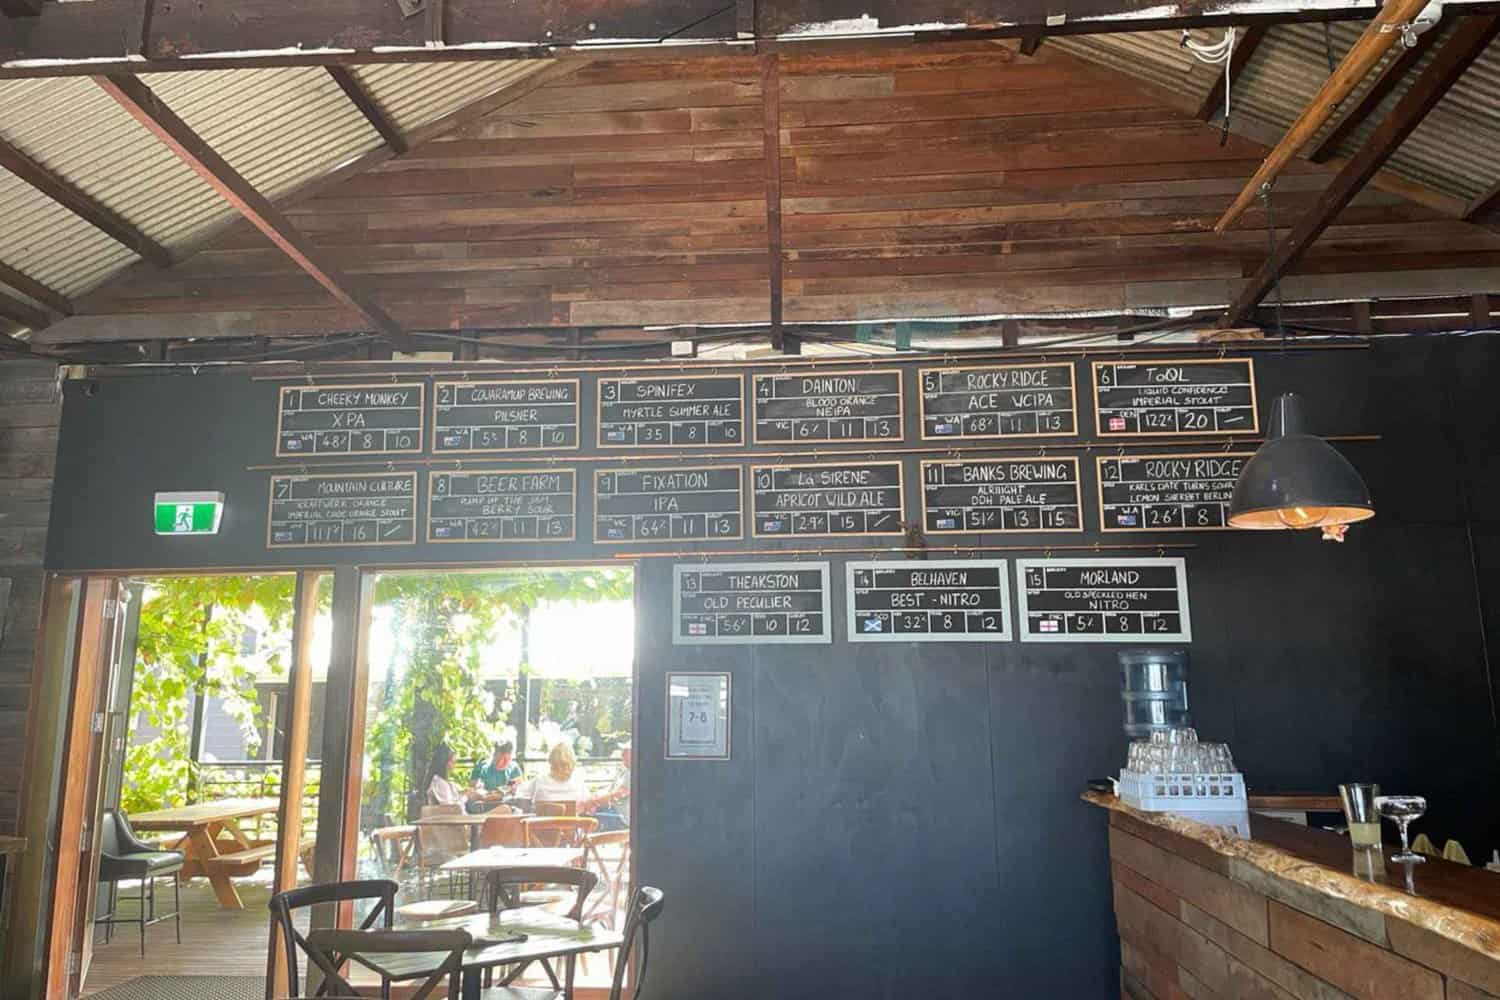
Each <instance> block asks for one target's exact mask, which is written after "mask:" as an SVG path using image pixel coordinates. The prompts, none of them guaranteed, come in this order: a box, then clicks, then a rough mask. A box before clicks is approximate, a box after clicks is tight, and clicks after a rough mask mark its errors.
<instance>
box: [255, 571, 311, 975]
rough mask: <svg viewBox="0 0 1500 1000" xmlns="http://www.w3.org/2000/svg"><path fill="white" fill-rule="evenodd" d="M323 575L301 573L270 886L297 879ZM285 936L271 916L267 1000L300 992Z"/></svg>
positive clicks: (290, 884) (288, 885)
mask: <svg viewBox="0 0 1500 1000" xmlns="http://www.w3.org/2000/svg"><path fill="white" fill-rule="evenodd" d="M321 579H322V577H321V575H320V574H318V573H315V572H309V571H307V570H304V571H302V572H299V573H298V574H297V592H296V597H295V598H294V599H293V612H292V665H291V671H290V673H289V674H288V675H287V726H286V744H285V752H284V753H283V754H282V757H281V805H280V807H279V808H278V809H277V813H276V820H277V823H276V830H277V838H278V839H277V841H276V868H275V874H274V876H273V881H272V883H271V892H273V893H277V892H285V891H287V890H288V889H293V888H295V887H296V885H297V865H298V862H299V860H300V854H301V847H302V802H303V791H304V788H305V785H306V781H307V724H308V719H309V718H310V717H311V715H312V675H313V667H314V664H313V662H312V642H313V626H314V624H315V623H316V622H317V620H318V582H319V581H320V580H321ZM288 986H289V984H288V982H287V961H286V951H285V942H284V941H282V939H281V928H279V927H278V926H277V925H276V922H275V921H274V920H272V921H271V947H270V948H269V949H268V951H267V954H266V1000H276V998H277V997H287V996H293V995H295V993H294V991H292V990H290V989H289V988H288Z"/></svg>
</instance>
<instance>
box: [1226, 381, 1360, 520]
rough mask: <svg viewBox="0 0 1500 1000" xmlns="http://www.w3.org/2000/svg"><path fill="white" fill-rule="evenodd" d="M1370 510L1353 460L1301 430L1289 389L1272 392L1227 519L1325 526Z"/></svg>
mask: <svg viewBox="0 0 1500 1000" xmlns="http://www.w3.org/2000/svg"><path fill="white" fill-rule="evenodd" d="M1374 516H1375V506H1374V504H1372V503H1371V502H1370V490H1369V488H1368V487H1367V486H1365V481H1364V480H1363V479H1361V478H1360V475H1359V473H1358V472H1356V471H1355V469H1354V466H1352V465H1350V464H1349V460H1348V459H1347V458H1345V457H1344V456H1343V455H1341V454H1339V453H1338V451H1337V450H1336V449H1335V448H1334V447H1333V446H1332V445H1330V444H1329V443H1328V442H1327V441H1324V440H1323V439H1322V438H1320V437H1317V436H1315V435H1313V434H1309V433H1307V430H1306V428H1305V425H1304V423H1303V417H1302V399H1301V397H1300V396H1298V395H1297V394H1296V393H1291V392H1289V393H1286V394H1285V395H1283V396H1280V397H1279V398H1277V400H1276V404H1275V406H1274V407H1273V408H1272V410H1271V428H1270V432H1269V433H1268V434H1267V436H1266V443H1265V444H1263V445H1261V446H1260V448H1259V449H1257V450H1256V452H1255V454H1254V455H1252V456H1251V457H1250V461H1248V462H1246V463H1245V468H1244V469H1243V470H1242V471H1241V472H1240V478H1239V479H1238V480H1237V481H1236V482H1235V484H1234V498H1233V499H1232V500H1230V502H1229V523H1230V524H1231V525H1232V526H1234V527H1236V528H1251V529H1258V530H1264V531H1274V530H1285V529H1294V530H1295V529H1302V528H1324V529H1329V528H1333V527H1334V526H1335V525H1341V524H1353V523H1354V522H1355V521H1363V520H1365V519H1366V518H1371V517H1374Z"/></svg>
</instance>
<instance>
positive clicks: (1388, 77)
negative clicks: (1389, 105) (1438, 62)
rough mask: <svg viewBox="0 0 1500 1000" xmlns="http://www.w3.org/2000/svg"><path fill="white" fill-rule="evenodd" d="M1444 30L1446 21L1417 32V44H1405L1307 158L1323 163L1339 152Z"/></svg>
mask: <svg viewBox="0 0 1500 1000" xmlns="http://www.w3.org/2000/svg"><path fill="white" fill-rule="evenodd" d="M1442 33H1443V26H1442V25H1437V26H1434V27H1432V28H1429V29H1428V30H1427V31H1424V32H1423V33H1422V34H1420V35H1418V36H1417V44H1416V45H1413V46H1412V47H1411V48H1409V49H1408V48H1405V47H1403V48H1402V49H1401V54H1400V55H1398V56H1397V57H1396V58H1395V59H1393V60H1392V61H1391V63H1390V65H1389V66H1387V67H1386V68H1385V69H1384V70H1383V71H1382V72H1381V74H1380V77H1379V78H1378V79H1377V80H1376V81H1375V82H1374V83H1373V84H1371V85H1370V89H1369V90H1367V91H1365V94H1364V96H1363V97H1361V98H1360V99H1359V103H1358V104H1356V105H1355V106H1354V107H1352V108H1350V109H1349V113H1348V114H1346V115H1344V117H1342V118H1340V119H1339V123H1338V124H1337V125H1335V126H1334V127H1333V128H1331V129H1329V130H1328V134H1327V135H1325V136H1324V137H1323V138H1322V139H1320V140H1319V141H1318V144H1317V145H1316V146H1314V147H1313V149H1312V152H1311V153H1308V154H1307V158H1308V159H1309V160H1312V161H1313V162H1314V163H1323V162H1325V161H1326V160H1327V159H1328V158H1329V157H1331V156H1333V155H1334V154H1336V153H1337V152H1338V151H1339V147H1340V146H1342V145H1343V144H1344V142H1345V141H1346V140H1347V139H1348V138H1349V137H1350V136H1351V135H1353V134H1354V130H1355V129H1357V128H1359V126H1360V124H1361V123H1362V122H1364V120H1365V119H1366V118H1369V117H1370V116H1371V115H1372V114H1374V113H1375V109H1376V108H1378V107H1380V104H1381V102H1382V101H1384V100H1385V99H1386V98H1387V97H1389V96H1390V94H1391V91H1393V90H1395V89H1396V85H1397V84H1398V83H1400V82H1401V81H1402V80H1403V79H1405V77H1406V74H1407V73H1409V72H1411V71H1412V69H1414V68H1415V67H1416V65H1417V63H1418V62H1419V61H1420V60H1421V58H1422V56H1424V55H1426V53H1427V50H1428V49H1430V48H1432V43H1433V42H1435V41H1437V38H1438V36H1439V35H1440V34H1442Z"/></svg>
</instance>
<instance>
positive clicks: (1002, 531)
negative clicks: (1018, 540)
mask: <svg viewBox="0 0 1500 1000" xmlns="http://www.w3.org/2000/svg"><path fill="white" fill-rule="evenodd" d="M1058 460H1062V461H1065V462H1072V463H1073V486H1074V488H1075V489H1076V490H1077V492H1078V505H1077V507H1078V527H1076V528H982V529H979V530H977V531H976V530H973V529H970V528H951V529H950V528H929V527H927V467H928V466H929V465H1001V464H1015V463H1017V462H1053V461H1058ZM1082 466H1083V463H1082V462H1080V461H1079V456H1077V455H1057V456H1050V455H1032V456H1028V457H1026V458H924V459H922V460H921V461H920V462H918V463H917V478H918V479H919V480H921V490H922V530H923V531H924V532H927V533H928V534H932V535H1047V534H1059V535H1076V534H1082V533H1083V532H1084V531H1085V530H1086V529H1085V528H1084V524H1083V521H1084V516H1083V512H1084V506H1083V467H1082ZM1001 509H1004V508H1001Z"/></svg>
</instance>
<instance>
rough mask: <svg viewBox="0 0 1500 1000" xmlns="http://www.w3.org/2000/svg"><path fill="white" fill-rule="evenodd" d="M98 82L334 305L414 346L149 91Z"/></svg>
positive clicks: (119, 79)
mask: <svg viewBox="0 0 1500 1000" xmlns="http://www.w3.org/2000/svg"><path fill="white" fill-rule="evenodd" d="M94 81H95V83H97V84H98V85H99V87H100V88H101V89H102V90H103V91H104V92H105V93H106V94H108V95H109V96H110V97H112V98H114V99H115V101H117V102H118V103H119V104H120V106H121V107H123V108H124V109H125V110H126V111H127V112H128V113H129V114H130V116H131V117H132V118H134V119H135V120H136V121H138V122H140V123H141V124H142V125H143V126H145V127H146V129H147V131H149V132H151V134H152V135H154V136H156V138H157V139H159V140H160V141H161V142H162V143H163V144H164V145H165V146H166V147H167V148H168V149H170V150H171V151H172V152H173V153H174V154H175V155H176V156H177V158H178V159H179V160H181V161H182V162H183V163H185V164H187V166H188V167H189V168H191V169H192V171H193V172H194V173H196V174H197V175H198V176H199V177H201V178H202V179H203V180H204V182H205V183H207V184H208V185H209V186H210V187H211V188H213V189H214V191H215V192H217V193H218V195H219V197H221V198H223V199H224V200H225V201H227V202H229V203H230V204H231V205H233V206H234V207H235V208H236V209H238V210H239V212H240V214H242V215H243V216H244V217H245V218H246V219H248V220H249V221H250V222H251V224H252V225H254V226H255V228H257V229H259V230H260V231H261V232H262V233H264V234H265V235H266V237H267V238H268V239H269V240H270V241H271V242H272V243H274V244H276V246H278V247H280V248H281V250H282V252H283V253H285V254H286V255H287V256H288V257H290V258H291V259H292V260H293V261H294V262H295V263H296V264H297V266H298V267H300V268H302V270H304V271H306V272H307V273H308V274H309V275H311V276H312V278H313V280H315V281H317V283H318V284H320V285H322V286H323V287H324V288H326V289H327V290H328V292H329V293H330V294H331V295H332V296H333V297H334V298H335V299H337V300H338V301H340V302H342V303H343V304H344V305H346V306H349V307H350V308H351V309H354V310H356V311H357V312H359V314H360V315H361V316H363V317H364V318H365V319H366V320H367V321H368V322H369V323H370V325H371V326H372V327H373V328H374V329H375V330H376V331H378V332H380V333H382V334H384V335H386V336H387V337H389V338H391V340H392V341H393V342H394V343H396V344H397V346H399V347H402V348H403V349H406V348H410V347H411V346H412V340H411V337H410V335H409V334H407V333H406V332H405V331H404V330H402V329H401V327H400V326H399V325H398V324H397V323H396V321H395V320H394V319H392V318H391V317H390V315H389V314H388V313H386V311H385V310H384V309H382V308H381V307H380V306H379V305H378V304H376V302H375V300H374V299H372V298H371V297H370V296H369V294H368V293H366V292H365V291H364V290H363V289H360V288H358V287H356V286H355V284H354V283H353V282H352V281H350V279H349V278H347V277H346V276H345V275H343V274H342V273H341V272H339V270H338V269H337V268H335V267H334V266H333V265H332V264H330V263H328V261H327V260H326V259H325V257H324V254H323V252H322V251H321V250H319V249H318V248H317V247H315V246H313V244H312V241H311V240H309V239H308V238H307V237H305V236H303V235H302V234H301V233H300V232H298V231H297V230H296V228H295V227H293V226H292V224H291V222H289V221H288V220H287V218H286V216H285V215H283V214H282V213H281V211H280V210H279V209H277V208H276V206H275V205H273V204H271V202H270V199H268V198H266V196H265V195H263V194H261V193H260V192H259V191H257V190H256V189H255V188H254V187H253V186H252V185H251V184H250V182H249V181H247V180H245V178H244V177H242V176H240V174H239V172H238V171H236V170H235V169H234V168H233V167H231V166H230V165H229V163H228V161H227V160H225V159H224V158H223V157H222V156H220V155H219V154H218V153H217V152H215V151H214V149H213V147H211V146H210V145H209V144H208V143H207V142H205V141H204V140H203V138H202V137H201V136H199V135H198V133H196V132H194V131H193V130H192V128H190V127H189V126H188V124H187V123H186V122H184V121H183V120H182V119H181V118H179V117H177V115H176V114H175V113H174V112H173V111H172V109H171V108H169V107H167V105H166V104H165V103H164V102H163V101H162V100H160V99H159V98H158V97H157V96H156V94H155V93H153V92H152V90H151V88H149V87H147V86H146V84H145V83H143V82H142V81H141V80H140V79H138V78H136V77H133V76H108V77H95V78H94Z"/></svg>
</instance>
